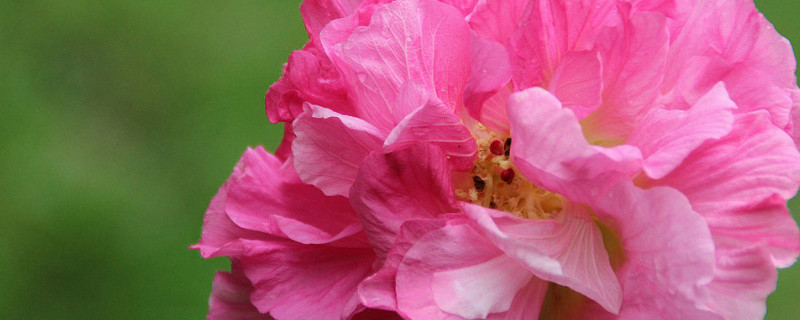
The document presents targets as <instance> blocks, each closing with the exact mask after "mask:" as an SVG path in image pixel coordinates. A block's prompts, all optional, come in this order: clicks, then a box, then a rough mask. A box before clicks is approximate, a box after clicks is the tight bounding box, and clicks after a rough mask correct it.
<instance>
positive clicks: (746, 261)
mask: <svg viewBox="0 0 800 320" xmlns="http://www.w3.org/2000/svg"><path fill="white" fill-rule="evenodd" d="M770 260H771V259H770V258H769V255H768V254H767V253H766V252H765V251H764V250H762V248H759V247H751V248H746V249H740V250H723V251H721V252H720V251H718V252H717V259H716V265H715V266H714V281H712V282H711V283H710V284H708V285H706V286H705V287H704V288H703V289H704V293H706V294H707V297H706V301H705V303H704V305H705V306H706V307H707V308H709V309H710V310H712V311H715V312H717V313H719V314H720V315H722V316H723V317H725V319H728V320H753V319H763V318H764V315H765V314H766V312H767V306H766V302H767V296H769V294H770V293H772V292H773V291H775V283H776V282H777V281H778V272H777V270H775V267H774V266H773V265H772V262H771V261H770Z"/></svg>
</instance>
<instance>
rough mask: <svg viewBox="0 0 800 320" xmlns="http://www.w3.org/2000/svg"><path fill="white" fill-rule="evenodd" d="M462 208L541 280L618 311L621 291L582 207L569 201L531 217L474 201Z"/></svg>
mask: <svg viewBox="0 0 800 320" xmlns="http://www.w3.org/2000/svg"><path fill="white" fill-rule="evenodd" d="M461 208H462V210H464V213H466V214H467V216H469V217H470V218H471V219H472V220H474V221H475V222H477V224H478V225H479V226H480V227H481V228H482V229H483V231H484V232H485V233H486V234H487V235H488V236H489V238H490V239H491V240H492V242H493V243H494V244H495V245H497V246H498V247H499V248H500V249H502V250H503V251H504V252H505V253H506V254H507V255H509V256H510V257H513V258H514V259H516V260H517V261H519V262H520V263H522V264H523V265H524V266H526V267H527V268H528V269H529V270H531V271H532V272H533V273H534V274H535V275H536V276H537V277H539V278H540V279H543V280H546V281H551V282H555V283H558V284H560V285H563V286H567V287H570V288H571V289H573V290H575V291H577V292H579V293H581V294H583V295H585V296H587V297H589V298H591V299H593V300H595V301H597V302H598V303H599V304H600V305H602V306H603V307H604V308H606V310H608V311H610V312H614V313H616V312H617V311H619V306H620V303H622V292H621V291H620V287H619V283H618V282H617V279H616V276H615V275H614V271H613V270H612V269H611V265H610V262H609V258H608V254H607V253H606V249H605V248H604V247H603V240H602V236H601V234H600V229H598V227H597V225H595V223H594V221H593V220H592V219H591V217H590V216H589V214H588V213H587V212H586V209H585V208H584V207H583V206H581V205H577V204H568V205H567V208H565V209H564V211H562V212H561V213H559V214H558V216H557V217H556V218H553V219H547V220H529V219H522V218H517V217H514V216H511V215H509V214H508V213H505V212H501V211H497V210H493V209H488V208H484V207H480V206H476V205H472V204H462V205H461Z"/></svg>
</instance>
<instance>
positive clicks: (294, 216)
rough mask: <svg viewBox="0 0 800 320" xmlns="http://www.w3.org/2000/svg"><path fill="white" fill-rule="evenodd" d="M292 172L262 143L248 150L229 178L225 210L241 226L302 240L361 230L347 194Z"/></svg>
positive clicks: (315, 240) (323, 240)
mask: <svg viewBox="0 0 800 320" xmlns="http://www.w3.org/2000/svg"><path fill="white" fill-rule="evenodd" d="M285 170H287V171H288V173H287V172H286V171H285ZM292 173H293V170H291V168H289V169H285V168H284V167H283V164H282V163H280V161H278V159H277V158H275V156H273V155H271V154H268V153H267V152H266V151H264V149H263V148H261V147H258V148H256V149H248V150H247V151H246V152H245V153H244V155H242V159H241V160H240V161H239V163H238V164H237V165H236V168H234V172H233V175H231V178H230V179H229V183H230V184H231V185H230V188H229V189H228V196H227V202H226V205H225V212H226V213H227V214H228V216H229V217H230V219H231V220H232V221H233V222H234V223H235V224H236V225H238V226H239V227H241V228H244V229H249V230H253V231H259V232H263V233H267V234H271V235H275V236H279V237H286V238H289V239H293V240H295V241H298V242H301V243H329V242H332V241H337V240H341V239H343V238H345V237H349V236H353V235H355V234H357V233H358V232H360V231H361V225H360V223H359V222H358V217H357V216H356V214H355V212H353V209H352V208H351V207H350V204H349V203H348V201H347V199H346V198H344V197H327V196H325V195H324V194H322V192H321V191H319V189H317V188H315V187H314V186H311V185H307V184H303V183H301V182H299V181H296V177H294V176H292V175H291V174H292ZM299 195H302V196H299ZM320 214H324V215H325V217H327V218H328V219H326V220H324V221H323V220H320V219H319V216H320ZM353 241H356V242H358V241H361V240H358V239H353ZM362 244H363V243H362Z"/></svg>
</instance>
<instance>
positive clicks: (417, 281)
mask: <svg viewBox="0 0 800 320" xmlns="http://www.w3.org/2000/svg"><path fill="white" fill-rule="evenodd" d="M487 272H488V273H487ZM480 273H483V274H480ZM531 279H532V274H530V273H527V272H526V270H525V267H523V266H522V265H520V264H519V263H518V262H517V261H515V260H514V259H511V258H509V257H507V256H505V255H504V254H503V252H502V251H500V250H499V249H497V248H496V247H495V246H493V245H492V244H491V242H490V241H488V239H486V238H484V237H483V236H481V235H480V234H479V233H478V232H477V231H475V230H474V229H473V228H472V227H470V226H469V225H468V224H464V223H459V222H454V221H451V222H450V223H449V224H448V225H447V226H444V227H443V228H441V229H438V230H436V231H432V232H429V233H427V234H426V235H424V236H423V237H421V238H420V239H419V241H418V242H417V243H416V244H414V246H413V247H412V248H411V249H409V250H408V252H407V253H406V254H405V256H404V257H403V260H402V262H401V264H400V266H399V268H398V271H397V284H396V286H397V305H398V309H399V310H400V312H402V313H403V314H405V315H407V316H408V317H409V318H412V319H475V318H485V317H486V316H487V315H489V314H492V313H503V312H509V310H511V307H512V305H515V303H514V302H515V301H514V299H515V297H516V296H517V294H518V293H519V292H520V291H523V290H522V289H523V288H525V287H526V286H527V284H528V283H529V282H530V280H531ZM525 293H527V292H525ZM525 296H528V297H529V296H531V295H530V294H525ZM533 296H536V295H535V294H534V295H533ZM539 296H543V294H541V295H539ZM528 303H530V305H519V304H516V305H517V306H519V307H522V308H529V307H531V305H532V306H533V307H534V308H536V309H538V305H537V303H536V301H528Z"/></svg>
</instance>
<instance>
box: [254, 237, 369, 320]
mask: <svg viewBox="0 0 800 320" xmlns="http://www.w3.org/2000/svg"><path fill="white" fill-rule="evenodd" d="M248 247H250V248H252V251H251V252H250V254H249V255H247V256H244V257H242V258H241V262H242V267H243V268H244V273H245V275H247V278H248V279H250V281H251V282H252V283H253V285H254V287H255V290H254V291H253V294H252V297H251V299H252V301H253V304H255V305H256V307H258V310H259V311H260V312H262V313H267V312H269V313H270V314H271V315H272V316H274V317H275V318H277V319H321V320H322V319H331V320H340V319H348V318H350V317H351V316H352V315H353V314H355V313H356V312H357V311H359V309H361V308H363V307H359V303H358V299H357V298H356V289H357V286H358V283H359V282H361V280H363V279H364V278H365V277H366V276H367V275H369V273H370V272H371V271H372V264H373V263H374V261H375V255H374V253H373V252H372V250H370V249H368V248H337V247H332V246H326V245H304V244H299V243H296V242H290V241H285V242H258V243H251V244H249V245H248Z"/></svg>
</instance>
